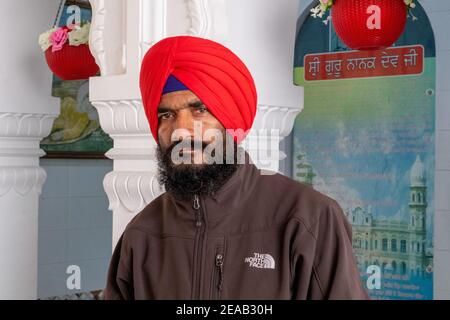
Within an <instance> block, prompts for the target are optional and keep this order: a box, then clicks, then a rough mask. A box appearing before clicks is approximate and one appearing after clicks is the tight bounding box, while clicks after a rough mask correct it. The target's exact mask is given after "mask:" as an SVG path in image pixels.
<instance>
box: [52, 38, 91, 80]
mask: <svg viewBox="0 0 450 320" xmlns="http://www.w3.org/2000/svg"><path fill="white" fill-rule="evenodd" d="M45 59H46V60H47V64H48V66H49V68H50V70H52V72H53V73H54V74H55V75H57V76H58V77H59V78H61V79H62V80H81V79H88V78H89V77H92V76H95V75H96V74H97V73H98V71H99V67H98V66H97V64H96V63H95V59H94V57H93V56H92V54H91V52H90V50H89V46H88V45H87V44H81V45H79V46H70V45H69V44H65V45H64V46H63V47H62V49H61V50H58V51H55V52H52V49H51V48H48V49H47V50H46V51H45Z"/></svg>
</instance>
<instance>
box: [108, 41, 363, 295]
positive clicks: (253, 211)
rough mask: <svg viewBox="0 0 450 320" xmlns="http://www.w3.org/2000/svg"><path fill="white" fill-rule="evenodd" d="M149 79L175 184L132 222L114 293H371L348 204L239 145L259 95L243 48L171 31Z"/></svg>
mask: <svg viewBox="0 0 450 320" xmlns="http://www.w3.org/2000/svg"><path fill="white" fill-rule="evenodd" d="M140 86H141V93H142V99H143V104H144V108H145V112H146V115H147V117H148V120H149V123H150V128H151V131H152V134H153V136H154V138H155V140H156V141H157V142H158V149H157V154H158V164H159V174H160V177H159V178H160V181H161V183H163V184H164V186H165V188H166V192H165V193H164V194H162V195H161V196H159V197H158V198H156V199H155V200H153V201H152V202H151V203H150V204H149V205H147V206H146V207H145V208H144V209H143V210H142V211H141V212H140V213H139V214H137V215H136V216H135V217H134V218H133V219H132V221H131V222H130V223H129V224H128V226H127V227H126V230H125V232H124V233H123V235H122V237H121V238H120V240H119V242H118V244H117V246H116V248H115V250H114V253H113V257H112V260H111V264H110V268H109V272H108V279H107V285H106V289H105V298H106V299H366V298H367V294H366V292H365V290H364V289H363V287H362V285H361V281H360V277H359V272H358V270H357V266H356V260H355V257H354V255H353V251H352V245H351V228H350V225H349V223H348V222H347V221H346V218H345V216H344V214H343V212H342V210H341V208H340V207H339V205H338V204H337V203H336V202H335V201H334V200H332V199H330V198H328V197H326V196H325V195H323V194H321V193H319V192H317V191H314V190H313V189H312V188H310V187H308V186H306V185H303V184H301V183H299V182H295V181H293V180H291V179H289V178H287V177H285V176H283V175H280V174H273V175H263V174H261V172H260V170H259V169H258V168H257V167H256V166H255V165H254V164H253V163H252V162H251V159H250V157H249V155H248V154H247V153H246V152H243V155H244V157H243V158H242V157H239V156H238V155H239V154H241V155H242V149H241V148H240V147H238V145H239V143H240V142H242V140H243V139H244V138H245V135H246V134H247V132H248V130H249V129H250V128H251V126H252V123H253V120H254V117H255V113H256V105H257V102H256V98H257V97H256V89H255V85H254V82H253V79H252V76H251V75H250V72H249V71H248V69H247V68H246V67H245V65H244V64H243V62H242V61H241V60H240V59H239V58H238V57H237V56H236V55H235V54H233V53H232V52H231V51H230V50H229V49H227V48H225V47H224V46H222V45H220V44H218V43H216V42H213V41H210V40H206V39H201V38H196V37H189V36H179V37H171V38H166V39H164V40H162V41H160V42H158V43H157V44H155V45H154V46H153V47H152V48H151V49H150V50H149V51H148V53H147V54H146V56H145V58H144V60H143V63H142V68H141V78H140ZM211 132H212V133H211ZM211 160H214V161H211ZM230 160H231V161H230Z"/></svg>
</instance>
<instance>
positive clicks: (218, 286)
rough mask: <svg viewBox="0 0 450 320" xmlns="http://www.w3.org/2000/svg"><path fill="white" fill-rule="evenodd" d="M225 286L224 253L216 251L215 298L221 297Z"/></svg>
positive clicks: (213, 296)
mask: <svg viewBox="0 0 450 320" xmlns="http://www.w3.org/2000/svg"><path fill="white" fill-rule="evenodd" d="M222 286H223V254H221V253H220V252H218V253H216V256H215V261H214V278H213V295H212V298H213V300H219V299H220V293H221V292H222Z"/></svg>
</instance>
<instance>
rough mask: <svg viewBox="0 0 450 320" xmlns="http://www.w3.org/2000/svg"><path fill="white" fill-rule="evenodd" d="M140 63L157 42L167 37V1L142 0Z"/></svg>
mask: <svg viewBox="0 0 450 320" xmlns="http://www.w3.org/2000/svg"><path fill="white" fill-rule="evenodd" d="M140 1H141V5H140V8H141V12H140V17H139V18H140V29H141V32H140V38H139V45H140V48H139V61H142V59H143V58H144V55H145V53H146V52H147V50H148V49H150V47H151V46H153V45H154V44H155V43H156V42H158V41H159V40H161V39H163V38H164V37H166V36H167V0H152V1H147V0H140Z"/></svg>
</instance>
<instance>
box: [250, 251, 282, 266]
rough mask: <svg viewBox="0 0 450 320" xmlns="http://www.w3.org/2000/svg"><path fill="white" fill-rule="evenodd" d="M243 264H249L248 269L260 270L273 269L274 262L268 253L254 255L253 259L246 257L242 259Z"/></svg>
mask: <svg viewBox="0 0 450 320" xmlns="http://www.w3.org/2000/svg"><path fill="white" fill-rule="evenodd" d="M244 262H245V263H248V264H249V267H253V268H261V269H275V260H274V259H273V257H272V256H271V255H270V254H268V253H256V252H255V253H254V254H253V257H247V258H245V259H244Z"/></svg>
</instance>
